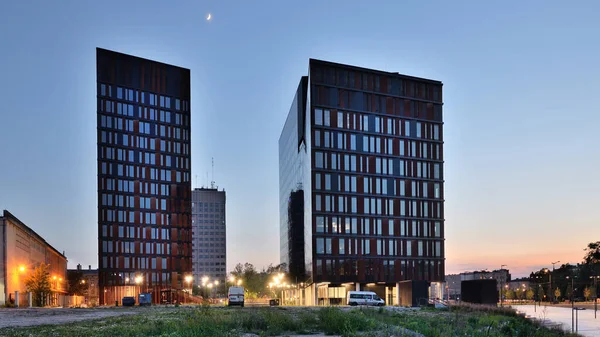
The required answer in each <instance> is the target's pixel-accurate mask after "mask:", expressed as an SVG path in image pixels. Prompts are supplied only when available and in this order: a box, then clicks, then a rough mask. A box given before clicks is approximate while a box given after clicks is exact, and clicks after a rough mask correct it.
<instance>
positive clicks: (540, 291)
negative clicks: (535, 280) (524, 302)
mask: <svg viewBox="0 0 600 337" xmlns="http://www.w3.org/2000/svg"><path fill="white" fill-rule="evenodd" d="M545 295H546V294H545V293H544V288H543V287H538V301H540V302H541V301H543V300H544V296H545Z"/></svg>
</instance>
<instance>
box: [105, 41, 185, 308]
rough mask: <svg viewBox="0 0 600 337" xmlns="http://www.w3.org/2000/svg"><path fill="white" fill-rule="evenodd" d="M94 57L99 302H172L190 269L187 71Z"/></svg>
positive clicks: (131, 59)
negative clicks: (136, 296) (147, 297)
mask: <svg viewBox="0 0 600 337" xmlns="http://www.w3.org/2000/svg"><path fill="white" fill-rule="evenodd" d="M96 57H97V101H98V106H97V118H98V121H97V131H98V273H99V291H100V296H99V297H100V299H99V300H100V303H101V304H104V303H114V302H115V300H117V301H120V300H121V298H122V296H132V292H135V293H137V292H139V291H149V292H152V293H153V300H154V301H155V302H165V301H172V300H174V298H173V296H179V293H178V292H179V291H180V289H181V288H182V286H183V284H182V281H183V276H185V275H188V274H191V271H192V264H191V256H192V244H191V238H192V230H191V229H192V227H191V184H190V165H191V162H190V71H189V69H184V68H180V67H176V66H171V65H167V64H163V63H159V62H154V61H150V60H146V59H142V58H138V57H134V56H129V55H125V54H121V53H116V52H113V51H109V50H104V49H99V48H98V49H97V54H96ZM136 281H137V282H136Z"/></svg>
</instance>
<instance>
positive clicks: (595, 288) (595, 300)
mask: <svg viewBox="0 0 600 337" xmlns="http://www.w3.org/2000/svg"><path fill="white" fill-rule="evenodd" d="M590 278H591V279H594V296H593V298H594V318H596V313H597V311H598V293H597V292H598V286H597V285H596V281H597V280H598V278H600V276H590Z"/></svg>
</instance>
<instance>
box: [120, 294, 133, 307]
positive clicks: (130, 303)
mask: <svg viewBox="0 0 600 337" xmlns="http://www.w3.org/2000/svg"><path fill="white" fill-rule="evenodd" d="M121 303H122V304H123V306H124V307H132V306H134V305H135V297H131V296H126V297H123V300H122V301H121Z"/></svg>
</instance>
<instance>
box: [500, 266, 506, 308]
mask: <svg viewBox="0 0 600 337" xmlns="http://www.w3.org/2000/svg"><path fill="white" fill-rule="evenodd" d="M504 267H508V266H507V265H505V264H503V265H501V266H500V272H502V268H504ZM500 280H501V281H502V282H500V306H501V307H503V306H504V301H503V299H502V288H503V287H504V277H502V276H500Z"/></svg>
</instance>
